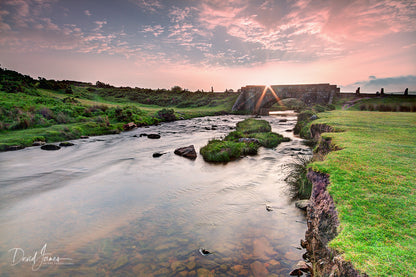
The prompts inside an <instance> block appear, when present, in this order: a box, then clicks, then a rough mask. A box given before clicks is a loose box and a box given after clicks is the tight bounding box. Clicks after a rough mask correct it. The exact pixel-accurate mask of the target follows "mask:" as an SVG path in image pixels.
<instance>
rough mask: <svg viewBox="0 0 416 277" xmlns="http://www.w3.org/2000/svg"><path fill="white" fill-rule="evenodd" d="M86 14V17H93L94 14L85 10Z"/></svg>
mask: <svg viewBox="0 0 416 277" xmlns="http://www.w3.org/2000/svg"><path fill="white" fill-rule="evenodd" d="M84 14H85V15H86V16H91V15H92V14H91V12H90V11H89V10H85V11H84Z"/></svg>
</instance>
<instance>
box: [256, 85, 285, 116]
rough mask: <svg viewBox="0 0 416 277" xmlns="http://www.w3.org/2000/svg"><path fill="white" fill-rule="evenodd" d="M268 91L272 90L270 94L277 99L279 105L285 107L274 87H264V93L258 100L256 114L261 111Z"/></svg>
mask: <svg viewBox="0 0 416 277" xmlns="http://www.w3.org/2000/svg"><path fill="white" fill-rule="evenodd" d="M268 90H270V92H271V93H272V95H273V97H274V98H275V99H276V101H277V102H278V103H279V105H280V106H284V104H283V102H282V101H281V100H280V98H279V96H277V94H276V92H275V91H274V89H273V88H272V86H270V85H267V86H265V87H264V89H263V92H262V93H261V95H260V97H259V99H258V100H257V103H256V107H255V110H254V111H255V112H256V113H257V112H258V111H259V109H260V105H261V103H262V102H263V99H264V97H265V96H266V93H267V91H268Z"/></svg>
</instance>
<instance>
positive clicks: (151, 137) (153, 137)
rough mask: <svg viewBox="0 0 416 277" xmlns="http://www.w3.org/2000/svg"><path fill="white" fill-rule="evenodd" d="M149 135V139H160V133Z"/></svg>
mask: <svg viewBox="0 0 416 277" xmlns="http://www.w3.org/2000/svg"><path fill="white" fill-rule="evenodd" d="M147 137H148V138H149V139H160V135H159V134H148V135H147Z"/></svg>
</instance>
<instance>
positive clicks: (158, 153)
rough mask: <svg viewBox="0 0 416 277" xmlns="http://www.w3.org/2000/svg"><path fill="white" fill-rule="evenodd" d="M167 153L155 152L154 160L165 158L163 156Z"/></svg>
mask: <svg viewBox="0 0 416 277" xmlns="http://www.w3.org/2000/svg"><path fill="white" fill-rule="evenodd" d="M165 154H166V153H161V152H155V153H153V158H159V157H161V156H163V155H165Z"/></svg>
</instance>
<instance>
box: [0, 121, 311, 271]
mask: <svg viewBox="0 0 416 277" xmlns="http://www.w3.org/2000/svg"><path fill="white" fill-rule="evenodd" d="M244 118H245V117H244V116H216V117H204V118H197V119H193V120H184V121H177V122H173V123H166V124H162V125H160V126H152V127H150V128H139V129H136V130H133V131H130V132H125V133H122V134H120V135H112V136H101V137H92V138H89V139H84V140H76V141H74V143H75V146H72V147H67V148H62V149H61V150H59V151H43V150H41V149H40V148H38V147H31V148H27V149H23V150H20V151H16V152H4V153H0V275H1V276H32V275H33V276H250V275H254V276H269V275H271V276H287V275H288V273H289V272H290V270H291V268H292V266H294V265H295V264H296V263H297V261H298V260H300V259H301V257H302V254H303V251H302V250H300V249H298V247H299V240H300V239H301V238H303V237H304V233H305V229H306V223H305V217H304V214H303V212H301V211H299V210H298V209H296V208H295V207H294V204H293V203H292V202H291V201H290V198H289V196H288V187H287V185H286V184H285V182H284V178H285V176H286V174H287V172H286V171H285V169H284V168H283V165H284V164H287V163H289V162H291V161H292V160H293V158H294V156H295V155H296V154H310V153H309V151H310V150H308V148H307V147H306V146H304V145H302V143H301V139H299V138H296V137H294V136H293V133H292V132H289V130H291V129H293V127H294V124H295V123H296V117H295V116H294V115H289V116H282V115H276V116H268V117H263V119H266V120H268V121H269V122H270V123H271V125H272V128H273V131H275V132H278V133H281V134H283V135H285V136H288V137H290V138H291V139H292V141H291V142H287V143H282V144H281V145H279V146H278V147H277V148H276V149H261V150H260V151H259V154H258V155H257V156H252V157H245V158H242V159H240V160H238V161H234V162H230V163H228V164H226V165H223V164H208V163H206V162H204V161H203V159H202V157H201V156H200V155H199V156H198V158H197V159H196V160H195V161H191V160H188V159H185V158H183V157H179V156H177V155H175V154H174V153H173V151H174V149H175V148H178V147H183V146H188V145H191V144H193V145H195V148H196V149H197V151H199V149H200V148H201V147H202V146H204V145H205V144H206V143H207V141H208V140H209V139H212V138H220V137H222V136H224V135H226V134H227V133H228V132H230V130H231V129H232V127H234V126H235V124H236V123H237V122H238V121H240V120H242V119H244ZM207 129H211V130H207ZM143 133H147V134H149V133H158V134H160V135H161V138H160V139H148V138H147V137H146V136H140V134H143ZM154 152H164V153H166V154H164V155H163V156H161V157H159V158H153V157H152V154H153V153H154ZM266 204H268V205H270V206H272V208H273V211H267V210H266V208H265V207H266ZM42 248H44V250H43V252H42ZM200 248H204V249H206V250H208V251H210V252H212V254H210V255H207V256H203V255H201V254H200V253H199V251H198V249H200ZM42 254H43V257H44V258H47V259H45V260H41V259H40V258H41V257H42ZM46 254H47V255H46ZM23 257H24V258H23ZM31 257H32V259H31ZM13 258H14V261H13Z"/></svg>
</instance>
